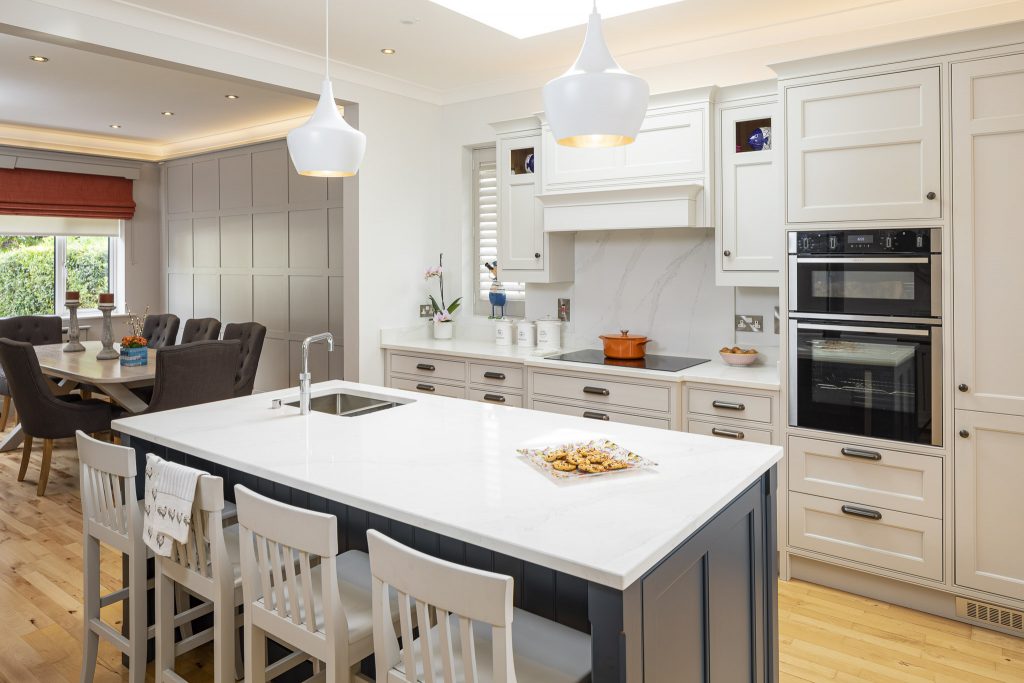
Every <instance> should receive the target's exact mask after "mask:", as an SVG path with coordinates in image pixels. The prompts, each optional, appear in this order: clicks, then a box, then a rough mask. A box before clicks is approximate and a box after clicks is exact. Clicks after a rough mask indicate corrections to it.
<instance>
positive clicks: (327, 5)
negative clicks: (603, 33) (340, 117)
mask: <svg viewBox="0 0 1024 683" xmlns="http://www.w3.org/2000/svg"><path fill="white" fill-rule="evenodd" d="M594 4H595V6H596V5H597V0H594ZM324 78H325V79H327V80H331V0H324Z"/></svg>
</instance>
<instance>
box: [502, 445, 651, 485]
mask: <svg viewBox="0 0 1024 683" xmlns="http://www.w3.org/2000/svg"><path fill="white" fill-rule="evenodd" d="M516 452H517V453H519V454H520V455H521V456H522V457H523V458H525V459H526V460H527V461H528V462H529V463H530V464H532V465H533V466H534V467H536V468H537V469H539V470H540V471H541V472H543V473H545V474H547V475H548V476H550V477H552V478H553V479H583V478H587V477H599V476H601V475H603V474H617V473H619V472H631V471H634V470H639V469H646V468H651V467H656V466H657V464H658V463H656V462H653V461H651V460H648V459H647V458H644V457H641V456H639V455H637V454H636V453H633V452H632V451H629V450H627V449H625V448H623V447H622V446H619V445H618V444H615V443H613V442H611V441H608V440H607V439H594V440H592V441H574V442H570V443H565V444H560V445H557V446H546V447H543V448H520V449H518V450H517V451H516ZM559 463H560V464H559Z"/></svg>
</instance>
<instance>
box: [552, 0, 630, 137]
mask: <svg viewBox="0 0 1024 683" xmlns="http://www.w3.org/2000/svg"><path fill="white" fill-rule="evenodd" d="M649 98H650V88H649V87H648V85H647V82H646V81H645V80H643V79H642V78H640V77H638V76H634V75H633V74H631V73H629V72H628V71H626V70H624V69H623V68H622V67H621V66H619V65H618V63H617V62H616V61H615V58H614V57H612V55H611V52H609V51H608V45H607V44H606V43H605V42H604V35H603V33H602V31H601V15H600V14H598V13H597V2H596V0H595V2H594V9H593V11H592V12H591V14H590V20H589V21H588V23H587V36H586V38H585V39H584V40H583V48H582V49H581V50H580V54H579V57H577V58H576V63H575V64H573V65H572V67H570V68H569V70H568V71H566V72H565V73H564V74H562V75H561V76H559V77H558V78H556V79H554V80H553V81H551V82H549V83H548V84H547V85H545V86H544V114H545V116H546V117H547V120H548V123H549V125H550V126H551V133H552V134H553V135H554V136H555V140H556V141H557V142H558V144H560V145H565V146H568V147H616V146H618V145H628V144H630V143H632V142H633V141H634V140H636V136H637V133H638V132H639V131H640V125H641V124H642V123H643V120H644V116H645V115H646V114H647V101H648V99H649Z"/></svg>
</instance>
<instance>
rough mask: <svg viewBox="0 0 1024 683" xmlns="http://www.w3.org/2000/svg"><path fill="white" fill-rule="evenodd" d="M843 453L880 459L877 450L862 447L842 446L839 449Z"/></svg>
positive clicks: (854, 456)
mask: <svg viewBox="0 0 1024 683" xmlns="http://www.w3.org/2000/svg"><path fill="white" fill-rule="evenodd" d="M839 452H840V453H842V454H843V455H846V456H849V457H851V458H863V459H864V460H881V459H882V454H881V453H879V452H878V451H867V450H864V449H863V448H844V449H843V450H841V451H839Z"/></svg>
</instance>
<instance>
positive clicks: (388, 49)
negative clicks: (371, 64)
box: [380, 47, 396, 55]
mask: <svg viewBox="0 0 1024 683" xmlns="http://www.w3.org/2000/svg"><path fill="white" fill-rule="evenodd" d="M395 52H396V50H395V48H393V47H386V48H384V49H382V50H381V51H380V53H381V54H382V55H393V54H395Z"/></svg>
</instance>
